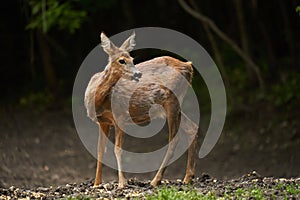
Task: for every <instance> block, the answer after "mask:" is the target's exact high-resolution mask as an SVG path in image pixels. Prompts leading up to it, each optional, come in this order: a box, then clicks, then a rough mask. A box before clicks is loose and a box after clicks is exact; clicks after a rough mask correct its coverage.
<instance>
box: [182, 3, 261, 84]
mask: <svg viewBox="0 0 300 200" xmlns="http://www.w3.org/2000/svg"><path fill="white" fill-rule="evenodd" d="M178 2H179V4H180V5H181V7H182V8H183V9H184V10H185V11H186V12H187V13H189V14H190V15H192V16H193V17H194V18H196V19H198V20H199V21H201V22H202V23H205V24H207V26H208V27H209V28H210V29H211V30H213V31H214V32H215V33H216V34H217V35H218V36H219V37H220V38H221V39H222V40H223V41H225V42H226V43H227V44H228V45H230V46H231V48H232V49H233V50H234V51H235V52H236V53H237V54H238V55H240V57H241V58H243V60H244V61H245V62H246V63H248V64H249V66H251V69H252V70H253V72H254V73H255V75H256V78H257V80H258V83H259V86H260V88H261V89H264V80H263V78H262V75H261V71H260V69H259V67H258V66H257V65H256V64H255V63H254V62H253V60H252V59H251V58H250V57H249V56H247V55H246V54H245V52H244V51H243V50H242V49H241V48H240V47H239V46H238V45H237V44H236V43H235V42H234V41H233V40H232V39H231V38H229V37H228V36H227V35H226V34H225V33H224V32H223V31H222V30H220V29H219V27H217V26H216V24H215V23H214V22H213V21H212V20H211V19H210V18H208V17H207V16H205V15H203V14H202V13H200V12H197V11H195V10H194V9H192V8H191V7H190V6H189V5H188V4H187V3H186V2H185V1H184V0H178Z"/></svg>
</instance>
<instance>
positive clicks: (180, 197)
mask: <svg viewBox="0 0 300 200" xmlns="http://www.w3.org/2000/svg"><path fill="white" fill-rule="evenodd" d="M146 199H147V200H168V199H177V200H185V199H190V200H197V199H207V200H215V199H217V196H216V195H215V193H214V192H208V193H207V194H205V195H204V194H202V193H199V192H197V190H195V189H189V190H181V189H179V188H176V187H170V188H167V187H164V188H160V189H157V190H156V193H155V194H154V195H151V196H150V195H148V196H146Z"/></svg>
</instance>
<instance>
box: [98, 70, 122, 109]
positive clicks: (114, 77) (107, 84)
mask: <svg viewBox="0 0 300 200" xmlns="http://www.w3.org/2000/svg"><path fill="white" fill-rule="evenodd" d="M120 78H121V75H120V72H117V71H115V70H112V69H111V68H106V69H105V70H104V76H103V81H101V83H100V84H99V85H98V88H97V92H96V95H95V103H96V107H97V106H101V104H102V103H103V101H104V100H105V98H106V97H107V95H109V94H110V92H111V89H112V88H113V86H114V85H115V84H116V83H117V82H118V81H119V79H120Z"/></svg>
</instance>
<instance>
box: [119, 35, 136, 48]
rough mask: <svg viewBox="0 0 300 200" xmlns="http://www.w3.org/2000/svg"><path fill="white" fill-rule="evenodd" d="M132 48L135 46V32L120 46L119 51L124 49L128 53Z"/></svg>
mask: <svg viewBox="0 0 300 200" xmlns="http://www.w3.org/2000/svg"><path fill="white" fill-rule="evenodd" d="M134 46H135V32H133V33H132V34H131V36H129V38H127V40H125V42H124V43H123V44H122V46H121V47H120V49H124V50H126V51H128V52H129V51H132V50H133V47H134Z"/></svg>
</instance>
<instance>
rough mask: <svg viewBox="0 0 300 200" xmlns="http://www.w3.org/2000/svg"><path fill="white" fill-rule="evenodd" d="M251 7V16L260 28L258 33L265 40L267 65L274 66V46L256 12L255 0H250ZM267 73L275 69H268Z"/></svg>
mask: <svg viewBox="0 0 300 200" xmlns="http://www.w3.org/2000/svg"><path fill="white" fill-rule="evenodd" d="M250 5H251V7H252V13H253V16H254V18H255V20H256V21H257V24H258V28H259V30H260V33H261V35H262V37H263V40H262V41H264V42H265V46H266V49H267V57H268V65H269V66H271V67H274V68H276V62H275V56H274V55H275V54H274V50H273V49H274V47H273V44H272V40H271V38H270V34H269V33H268V31H267V29H266V26H265V24H264V22H263V21H262V20H261V18H260V16H259V13H258V9H257V0H252V1H251V4H250ZM268 71H269V73H274V72H275V70H272V69H271V70H268Z"/></svg>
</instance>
